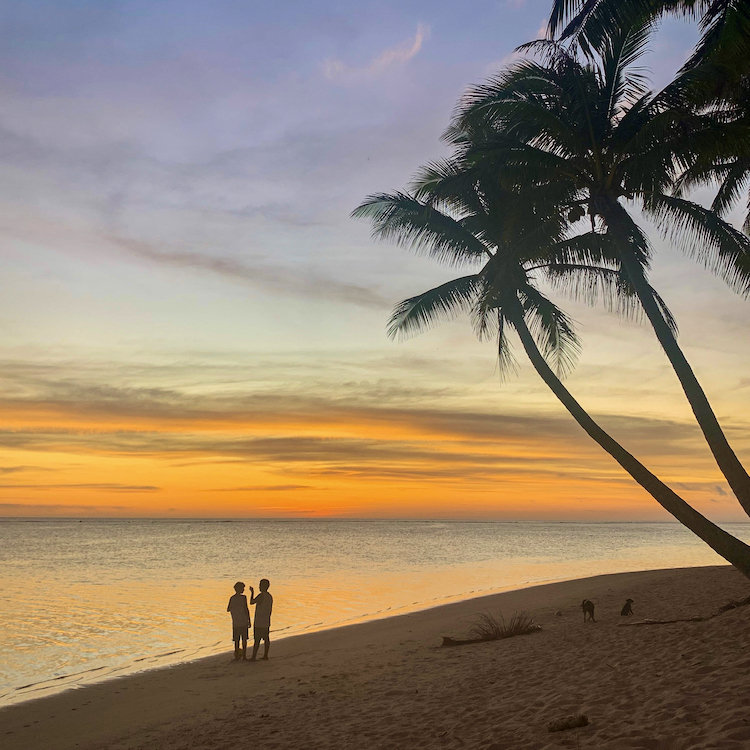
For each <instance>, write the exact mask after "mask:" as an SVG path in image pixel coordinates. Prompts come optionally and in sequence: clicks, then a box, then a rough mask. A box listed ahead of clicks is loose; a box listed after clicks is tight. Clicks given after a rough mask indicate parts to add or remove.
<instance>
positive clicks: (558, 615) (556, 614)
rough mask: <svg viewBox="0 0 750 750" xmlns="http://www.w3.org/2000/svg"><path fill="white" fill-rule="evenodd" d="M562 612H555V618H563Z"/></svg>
mask: <svg viewBox="0 0 750 750" xmlns="http://www.w3.org/2000/svg"><path fill="white" fill-rule="evenodd" d="M562 616H563V615H562V610H561V609H558V610H557V612H555V617H562Z"/></svg>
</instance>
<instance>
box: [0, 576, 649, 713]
mask: <svg viewBox="0 0 750 750" xmlns="http://www.w3.org/2000/svg"><path fill="white" fill-rule="evenodd" d="M636 572H643V571H625V573H626V574H627V573H636ZM603 575H607V574H603ZM612 575H614V574H612ZM571 580H578V579H575V578H568V577H563V578H554V579H544V580H541V581H538V582H532V583H525V584H524V585H521V586H507V587H498V588H496V589H495V588H493V589H488V590H480V593H478V594H477V593H476V592H473V591H472V592H467V593H463V594H450V595H448V596H445V597H438V598H435V599H428V600H425V601H423V602H416V603H415V604H414V605H408V604H407V605H402V606H399V607H394V608H391V607H388V608H386V609H382V610H377V611H375V612H370V613H365V614H362V615H354V616H353V617H351V618H348V619H345V620H336V621H334V622H331V623H315V624H310V625H305V626H302V627H301V628H299V629H298V630H295V629H294V628H283V629H282V630H280V631H278V632H276V633H275V632H274V631H272V632H271V635H272V636H273V638H274V643H278V642H281V641H284V640H286V639H288V638H296V637H299V636H305V635H311V634H313V633H322V632H328V631H332V630H337V629H339V628H346V627H351V626H354V625H365V624H368V623H374V622H379V621H381V620H387V619H390V618H392V617H400V616H402V615H407V614H415V613H418V612H427V611H429V610H432V609H436V608H440V607H445V606H448V605H451V604H460V603H462V602H470V601H475V600H478V599H483V598H485V597H493V596H496V595H498V594H503V593H508V592H512V591H521V590H523V589H528V588H535V587H537V586H546V585H549V584H553V583H564V582H566V581H571ZM433 602H436V603H433ZM287 631H291V632H287ZM228 644H229V641H228V639H224V640H223V641H219V642H217V643H216V644H214V645H204V646H196V647H194V648H192V649H191V648H182V649H177V650H175V651H170V652H168V653H163V654H148V655H146V656H141V657H138V658H137V659H134V660H133V661H131V662H129V663H128V664H122V665H102V666H95V667H90V668H87V669H81V670H80V671H78V672H70V673H68V674H63V675H55V676H52V677H49V678H45V679H40V680H37V681H35V682H31V683H28V684H27V685H23V686H19V687H10V688H7V689H6V692H5V693H2V694H0V711H2V709H4V708H7V707H10V706H17V705H19V704H22V703H25V702H27V701H34V700H39V699H41V698H52V697H54V696H56V695H60V694H61V693H64V692H66V691H68V690H80V689H82V688H85V687H88V686H91V685H97V684H100V683H102V682H108V681H110V680H119V679H123V678H126V677H131V676H136V675H141V674H144V673H146V672H151V671H153V670H159V669H170V668H172V667H176V666H179V665H181V664H193V663H195V662H197V661H200V660H202V659H211V658H213V657H215V656H219V655H221V654H224V653H227V652H228V651H227V649H229V651H231V648H230V646H229V645H228ZM191 653H192V655H188V656H186V655H185V654H191ZM176 654H181V655H180V656H178V657H176V658H175V659H172V660H170V659H169V658H168V657H170V656H174V655H176ZM138 662H145V663H147V665H146V666H143V665H139V666H135V665H136V664H137V663H138ZM95 673H98V674H95ZM85 675H91V678H90V679H87V678H86V677H85ZM35 692H39V693H40V695H33V693H35Z"/></svg>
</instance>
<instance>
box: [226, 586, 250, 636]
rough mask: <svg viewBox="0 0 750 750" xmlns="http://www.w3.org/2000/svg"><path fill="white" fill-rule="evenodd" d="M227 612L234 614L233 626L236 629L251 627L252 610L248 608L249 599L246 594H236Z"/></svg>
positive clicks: (230, 601)
mask: <svg viewBox="0 0 750 750" xmlns="http://www.w3.org/2000/svg"><path fill="white" fill-rule="evenodd" d="M227 612H231V614H232V625H233V626H234V627H235V628H245V627H249V626H250V610H249V609H248V606H247V597H246V596H245V595H244V594H234V596H232V598H231V599H230V600H229V604H228V606H227Z"/></svg>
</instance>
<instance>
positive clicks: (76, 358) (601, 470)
mask: <svg viewBox="0 0 750 750" xmlns="http://www.w3.org/2000/svg"><path fill="white" fill-rule="evenodd" d="M548 5H549V3H548V2H547V0H545V1H544V2H539V1H537V0H498V1H497V2H470V3H455V2H443V1H442V0H436V1H434V2H430V3H425V2H413V1H411V0H400V1H399V2H391V1H390V0H386V1H384V0H379V1H378V2H366V1H364V0H353V1H350V2H336V1H334V0H306V1H305V2H296V1H294V0H287V2H284V3H274V4H263V5H261V4H259V3H254V2H247V1H245V2H239V1H236V2H226V1H221V0H214V2H211V3H206V2H191V1H190V0H179V1H174V2H171V1H163V0H148V1H147V2H130V1H128V0H121V1H118V0H111V1H105V0H92V1H90V2H76V1H75V0H68V1H67V2H64V3H63V2H44V1H37V0H26V2H24V3H5V4H4V5H3V6H2V8H0V21H1V22H0V38H1V42H2V43H1V44H0V96H1V97H2V106H1V107H0V172H1V176H0V223H1V227H0V228H1V231H0V243H1V244H0V252H1V253H2V260H3V274H2V280H1V281H0V283H1V284H2V294H0V359H2V362H1V363H0V400H1V402H2V403H1V408H2V412H1V413H2V421H1V422H0V516H174V517H187V516H198V517H229V516H232V517H235V516H236V517H299V516H303V517H343V518H355V517H356V518H365V517H372V518H382V517H402V518H465V519H503V520H517V519H531V520H534V519H557V520H592V521H595V520H641V519H643V520H668V519H669V518H670V517H669V516H668V515H667V514H666V513H665V512H664V511H663V510H662V509H661V508H660V507H659V506H658V505H657V504H656V502H655V501H654V500H653V499H652V498H651V497H650V496H648V495H647V494H646V493H645V492H644V491H643V490H641V489H640V488H639V487H638V486H637V485H636V484H635V483H634V482H633V481H632V480H631V479H630V478H629V477H628V476H627V475H626V474H624V473H623V472H622V470H621V469H620V468H619V466H618V465H617V464H615V463H614V461H613V460H612V459H611V458H610V457H609V456H607V455H606V454H604V453H603V452H602V451H601V449H599V448H598V446H596V445H595V444H594V443H593V442H591V441H590V440H589V439H588V438H587V437H586V436H585V435H584V433H583V432H582V431H581V430H580V428H579V427H578V426H577V425H576V424H575V423H574V422H573V420H572V419H571V418H570V417H569V416H568V414H567V413H566V412H565V411H564V410H563V408H562V407H561V406H560V405H559V404H558V403H557V402H556V401H555V399H554V397H552V396H551V394H549V393H548V392H547V391H546V388H545V386H544V385H543V384H542V383H541V381H540V380H539V378H538V376H537V375H536V373H535V372H534V371H533V369H532V368H531V367H530V366H529V365H528V364H527V363H525V362H524V361H523V359H522V357H521V356H520V351H519V350H520V346H518V345H517V346H516V353H517V354H519V357H518V360H519V366H518V370H517V373H516V374H515V375H513V376H511V377H510V378H508V379H507V380H505V381H503V380H502V378H501V377H500V374H499V372H498V369H497V364H496V360H495V356H494V353H493V347H492V345H491V344H486V343H485V344H481V343H479V342H477V341H475V340H474V339H473V335H472V333H471V329H470V327H469V325H468V322H467V321H466V320H457V321H455V322H452V323H450V324H446V325H444V326H442V327H440V328H436V329H435V330H433V331H430V332H428V333H425V334H423V335H422V336H420V337H417V338H414V339H412V340H409V341H406V342H402V343H395V342H393V341H390V340H389V339H388V338H387V336H386V322H387V319H388V316H389V313H390V310H391V309H392V307H393V305H394V304H396V303H397V302H398V301H400V300H401V299H403V298H405V297H408V296H411V295H413V294H415V293H418V292H420V291H423V290H425V289H427V288H429V287H431V286H434V285H436V284H438V283H441V282H443V281H445V280H447V279H449V278H451V269H448V268H442V267H440V266H438V265H435V264H434V263H432V262H431V261H429V260H426V259H424V258H417V257H414V256H412V255H410V254H409V253H408V252H406V251H404V250H403V249H400V248H398V247H394V246H390V245H388V244H383V243H376V242H374V241H373V240H372V239H371V238H370V229H369V227H368V226H367V225H366V224H363V223H361V222H356V221H354V220H352V219H350V218H349V214H350V212H351V211H352V209H353V208H355V207H356V206H357V205H358V203H359V202H360V201H361V200H363V199H364V198H365V197H366V196H367V195H368V194H371V193H375V192H378V191H389V190H397V189H403V188H404V187H405V186H406V185H407V184H408V182H409V179H410V178H411V177H412V176H413V174H414V173H415V172H416V170H417V168H418V167H419V166H420V165H421V164H423V163H425V162H426V161H428V160H430V159H434V158H439V157H441V156H444V155H446V153H447V152H446V150H445V147H444V145H443V144H442V143H441V141H440V135H441V133H442V132H443V130H444V129H445V127H446V126H447V125H448V122H449V120H450V117H451V113H452V111H453V108H454V106H455V103H456V101H457V100H458V98H459V97H460V96H461V94H462V92H463V91H464V90H465V89H466V88H467V87H468V86H470V85H471V84H475V83H479V82H481V81H482V80H484V79H485V78H486V77H487V76H489V75H492V74H493V73H494V72H497V71H498V70H500V69H501V68H502V66H503V65H505V64H507V63H508V62H509V61H510V60H512V59H513V50H514V48H515V47H516V46H517V45H519V44H521V43H523V42H525V41H528V40H530V39H533V38H536V37H538V36H539V35H540V34H541V33H542V30H543V26H544V22H545V19H546V16H547V13H548V10H549V8H548ZM694 40H695V30H694V29H693V28H692V27H690V26H689V25H688V24H686V23H684V22H678V21H670V22H667V23H666V24H665V25H664V28H663V29H662V31H661V32H660V34H659V35H658V36H657V37H655V38H654V40H653V43H652V52H651V54H650V56H649V58H648V65H649V67H650V70H651V78H652V80H653V82H654V85H659V84H663V83H664V82H666V81H667V80H668V79H669V76H670V74H671V73H672V72H674V71H675V70H676V69H677V68H678V67H679V65H680V63H681V61H683V60H684V59H685V57H686V56H687V54H688V52H689V50H690V49H691V46H692V44H693V42H694ZM697 198H698V199H704V200H705V199H706V198H707V195H706V196H697ZM733 218H734V219H735V220H736V219H737V218H738V216H735V217H733ZM652 239H653V241H654V244H655V246H656V247H657V249H658V253H657V259H656V261H655V263H654V267H653V271H652V280H653V283H654V285H655V286H656V287H657V289H658V290H659V291H660V292H661V294H662V296H663V297H664V298H665V299H666V301H667V303H668V304H669V305H670V307H671V309H672V311H673V312H674V314H675V316H676V317H677V320H678V323H679V325H680V342H681V345H682V346H683V348H684V351H685V352H686V354H687V356H688V358H689V360H690V361H691V363H692V364H693V366H694V368H695V370H696V372H697V374H698V377H699V379H700V380H701V382H702V384H703V385H704V387H705V389H706V391H707V393H708V395H709V398H710V399H711V402H712V404H713V406H714V408H715V410H716V412H717V414H718V416H719V418H720V420H721V422H722V424H723V425H724V427H725V429H726V431H727V434H728V435H729V437H730V441H731V442H732V444H733V445H734V447H735V449H736V451H737V452H738V454H739V455H740V457H741V458H743V459H746V460H750V438H748V426H749V425H750V406H748V394H749V393H750V377H748V375H747V373H748V371H750V368H749V367H748V365H750V352H749V351H748V347H747V322H746V321H747V312H748V307H747V306H748V304H750V303H748V302H747V301H745V300H742V299H740V298H739V297H737V296H736V295H734V294H733V293H732V292H731V291H729V290H728V289H727V288H726V287H725V286H724V285H723V284H722V282H720V281H718V280H716V279H714V278H713V277H712V276H711V275H710V274H709V273H708V272H706V271H704V270H703V269H701V268H700V267H698V266H696V265H695V264H694V263H693V262H692V261H690V260H689V259H686V258H684V257H683V256H682V255H681V254H680V253H679V252H678V251H677V250H675V249H674V248H671V247H670V246H669V245H668V244H666V243H665V242H663V241H662V240H661V239H660V238H659V237H658V236H657V235H655V234H654V235H653V236H652ZM558 301H559V302H560V303H561V304H562V306H563V307H564V308H565V309H566V310H567V311H568V312H569V313H570V314H571V315H572V316H573V317H574V318H575V320H576V321H577V324H578V329H579V332H580V334H581V336H582V340H583V345H584V349H583V353H582V356H581V358H580V360H579V363H578V366H577V368H576V370H575V371H574V372H573V373H572V375H571V376H569V378H568V379H567V381H566V383H567V385H568V387H569V389H570V390H571V391H572V392H573V394H574V395H576V396H577V397H578V398H579V400H580V401H581V403H582V405H583V406H584V407H585V408H586V409H588V410H589V411H590V412H591V413H592V415H594V416H595V417H596V418H597V419H598V420H599V421H600V423H601V424H602V426H604V427H605V429H607V430H609V431H610V432H611V434H612V435H613V436H614V437H615V438H616V439H618V440H619V441H620V442H622V444H623V445H624V446H625V447H626V448H627V449H628V450H630V451H631V452H632V453H634V454H635V455H636V456H637V457H639V458H640V459H641V460H642V461H643V462H644V463H645V464H646V465H647V466H648V467H649V468H651V469H652V470H653V471H655V472H656V473H657V474H658V475H659V476H660V477H661V478H662V479H664V480H665V481H667V482H668V483H669V484H670V485H671V486H672V487H673V488H674V489H676V490H677V491H678V492H680V494H682V496H683V497H684V498H685V499H686V500H688V501H689V502H691V503H693V504H694V505H695V506H696V507H697V508H699V509H700V510H702V511H703V512H705V513H707V514H708V515H710V516H711V517H712V518H713V519H715V520H719V521H731V520H742V519H743V518H745V519H746V516H744V514H743V513H742V511H741V510H740V508H739V506H738V505H737V503H736V500H735V499H734V497H733V496H732V494H731V491H730V490H729V488H728V486H727V485H726V483H725V482H724V480H723V477H721V475H720V474H719V472H718V471H717V469H716V468H715V466H714V464H713V461H712V458H711V455H710V453H709V452H708V449H707V448H706V446H705V444H704V443H703V441H702V438H701V435H700V432H699V431H698V429H697V427H696V426H695V424H694V422H693V420H692V417H691V413H690V410H689V407H688V406H687V404H686V402H685V400H684V397H683V396H682V394H681V391H680V389H679V384H678V383H677V381H676V379H675V377H674V375H673V373H672V371H671V369H670V367H669V365H668V363H667V361H666V359H665V357H664V356H663V354H662V353H661V352H660V350H659V348H658V345H657V343H656V342H655V339H654V337H653V334H652V332H651V331H650V329H648V328H646V327H644V326H642V325H638V324H637V323H633V322H624V321H621V320H618V319H617V318H616V317H613V316H612V315H609V314H607V313H606V312H605V311H603V310H601V309H593V310H591V309H588V308H585V307H583V306H582V305H580V304H577V303H573V302H570V301H569V300H558Z"/></svg>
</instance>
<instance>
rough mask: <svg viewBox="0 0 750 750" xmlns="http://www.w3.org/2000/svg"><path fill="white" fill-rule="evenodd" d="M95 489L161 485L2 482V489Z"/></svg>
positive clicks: (143, 488) (137, 489)
mask: <svg viewBox="0 0 750 750" xmlns="http://www.w3.org/2000/svg"><path fill="white" fill-rule="evenodd" d="M69 489H72V490H95V491H97V492H158V491H159V490H160V489H161V487H154V486H152V485H148V484H143V485H139V484H118V483H117V482H94V483H85V482H84V483H80V482H73V483H69V484H0V490H69Z"/></svg>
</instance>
